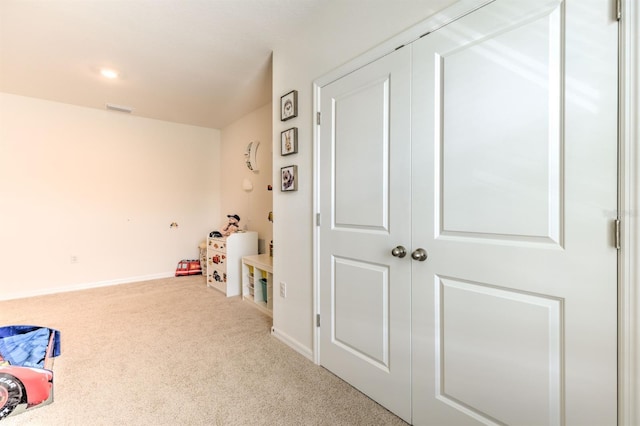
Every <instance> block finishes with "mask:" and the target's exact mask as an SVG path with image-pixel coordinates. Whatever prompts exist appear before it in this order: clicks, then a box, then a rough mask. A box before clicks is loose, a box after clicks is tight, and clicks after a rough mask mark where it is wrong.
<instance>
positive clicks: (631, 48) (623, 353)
mask: <svg viewBox="0 0 640 426" xmlns="http://www.w3.org/2000/svg"><path fill="white" fill-rule="evenodd" d="M492 1H494V0H461V1H459V2H457V3H456V4H454V5H453V6H451V7H449V8H447V9H445V10H443V11H441V12H439V13H437V14H436V15H434V16H432V17H431V18H428V19H427V20H426V21H424V22H421V23H419V24H417V25H415V26H413V27H411V28H409V29H408V30H406V31H405V32H403V33H402V34H399V35H397V36H395V37H393V38H391V39H390V40H388V41H386V42H384V43H383V44H381V45H379V46H377V47H375V48H373V49H371V50H369V51H367V52H366V53H364V54H363V55H361V56H359V57H357V58H355V59H353V60H352V61H350V62H348V63H347V64H345V65H343V66H341V67H339V68H337V69H335V70H333V71H331V72H329V73H328V74H325V75H323V76H321V77H319V78H318V79H316V80H315V81H314V82H313V117H314V118H315V117H317V116H318V113H319V112H321V111H320V92H321V89H322V87H323V86H325V85H327V84H329V83H331V82H332V81H334V80H336V79H338V78H340V77H342V76H344V75H346V74H348V73H350V72H352V71H354V70H356V69H358V68H360V67H362V66H364V65H366V64H368V63H370V62H373V61H375V60H376V59H378V58H380V57H382V56H384V55H386V54H388V53H389V52H391V51H393V50H394V49H396V48H397V47H399V46H402V45H405V44H407V43H411V42H412V41H414V40H416V39H418V38H419V37H420V36H422V35H424V34H426V33H429V32H432V31H435V30H436V29H437V28H439V27H441V26H443V25H445V24H446V23H448V22H451V21H453V20H455V19H457V18H459V17H460V16H463V15H465V14H467V13H470V12H472V11H473V10H475V9H477V8H479V7H482V6H483V5H485V4H487V3H490V2H492ZM619 1H621V2H622V3H621V10H622V19H621V21H620V47H619V49H620V50H619V51H620V77H619V78H620V85H619V87H620V118H619V121H620V125H619V135H620V136H619V150H620V160H619V162H620V167H619V212H620V217H619V218H620V220H621V222H622V231H621V234H622V235H621V237H622V238H621V243H622V244H621V250H620V255H619V266H618V269H619V278H618V288H619V322H618V335H619V339H618V348H619V359H618V389H619V394H618V413H619V415H618V424H619V425H620V426H623V425H625V426H626V425H629V426H631V425H640V327H639V326H638V323H637V322H638V319H639V318H640V261H639V259H640V179H639V176H640V146H639V144H640V120H639V119H638V117H640V64H639V62H640V43H638V40H640V5H639V4H638V2H637V1H636V0H619ZM319 145H320V126H319V125H318V123H317V121H316V125H315V126H314V131H313V155H314V160H313V162H314V176H313V181H314V182H313V212H314V216H316V226H314V230H313V295H314V301H313V315H314V318H316V317H317V315H318V314H319V313H320V280H319V244H320V239H319V227H318V225H319V223H318V220H319V219H320V218H319V211H320V208H319V175H318V173H319V169H320V168H319V161H320V156H319V149H320V146H319ZM313 322H314V323H316V321H313ZM313 342H314V345H313V360H314V362H315V363H316V364H320V344H319V343H320V333H319V331H318V328H317V327H314V330H313Z"/></svg>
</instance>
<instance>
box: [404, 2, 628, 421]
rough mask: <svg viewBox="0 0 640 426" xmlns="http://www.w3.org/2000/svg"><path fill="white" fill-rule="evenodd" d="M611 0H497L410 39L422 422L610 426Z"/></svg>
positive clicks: (417, 395) (417, 393) (417, 377)
mask: <svg viewBox="0 0 640 426" xmlns="http://www.w3.org/2000/svg"><path fill="white" fill-rule="evenodd" d="M612 3H613V2H611V1H603V0H573V1H571V0H569V1H566V2H559V1H551V2H550V1H530V0H527V1H511V0H500V1H498V2H496V3H492V4H490V5H488V6H486V7H484V8H481V9H479V10H478V11H476V12H474V13H472V14H470V15H467V16H466V17H464V18H462V19H460V20H458V21H456V22H454V23H452V24H450V25H448V26H446V27H445V28H442V29H441V30H438V31H436V32H434V33H433V34H430V35H428V36H426V37H424V38H422V39H420V40H419V41H417V42H416V43H414V46H413V47H414V51H413V64H414V66H413V100H412V123H413V134H412V144H413V145H412V146H413V148H412V149H413V151H412V152H413V154H412V155H413V166H412V170H413V176H414V183H413V193H412V211H413V214H412V224H413V241H414V244H415V245H416V246H418V247H422V248H424V249H425V250H426V252H427V253H428V258H427V260H426V261H423V262H418V261H414V262H413V273H412V276H413V282H412V286H413V293H412V300H413V305H412V306H413V309H412V312H413V320H412V333H413V334H412V345H413V359H412V370H413V371H412V376H413V407H414V409H413V422H414V423H415V424H416V425H426V424H431V425H436V424H437V425H466V424H511V425H536V426H539V425H564V424H567V425H615V424H616V394H617V392H616V375H617V370H616V356H617V355H616V333H617V331H616V330H617V322H616V321H617V318H616V304H617V295H616V262H617V252H616V249H615V248H614V241H613V229H614V222H613V220H614V219H615V217H616V214H617V213H616V208H617V207H616V203H617V201H616V187H617V171H616V161H617V160H616V156H617V152H616V149H617V97H616V93H617V23H616V22H615V20H614V18H613V11H614V7H613V4H612ZM414 249H415V247H414Z"/></svg>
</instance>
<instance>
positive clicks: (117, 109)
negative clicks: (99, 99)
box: [106, 104, 133, 114]
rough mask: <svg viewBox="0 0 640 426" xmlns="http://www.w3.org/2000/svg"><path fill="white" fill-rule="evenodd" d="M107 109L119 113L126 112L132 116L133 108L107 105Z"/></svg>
mask: <svg viewBox="0 0 640 426" xmlns="http://www.w3.org/2000/svg"><path fill="white" fill-rule="evenodd" d="M106 107H107V109H110V110H112V111H118V112H126V113H127V114H131V112H132V111H133V108H131V107H128V106H123V105H115V104H106Z"/></svg>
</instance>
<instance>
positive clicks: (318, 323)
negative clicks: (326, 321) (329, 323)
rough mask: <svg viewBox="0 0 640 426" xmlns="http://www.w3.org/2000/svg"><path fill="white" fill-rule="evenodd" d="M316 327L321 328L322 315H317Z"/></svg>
mask: <svg viewBox="0 0 640 426" xmlns="http://www.w3.org/2000/svg"><path fill="white" fill-rule="evenodd" d="M316 327H320V314H317V315H316Z"/></svg>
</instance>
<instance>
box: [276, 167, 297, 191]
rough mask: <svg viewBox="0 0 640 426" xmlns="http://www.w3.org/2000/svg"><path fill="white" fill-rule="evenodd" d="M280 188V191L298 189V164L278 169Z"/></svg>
mask: <svg viewBox="0 0 640 426" xmlns="http://www.w3.org/2000/svg"><path fill="white" fill-rule="evenodd" d="M280 190H281V191H282V192H289V191H297V190H298V166H286V167H282V168H281V169H280Z"/></svg>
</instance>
